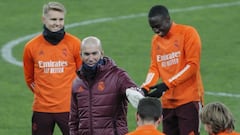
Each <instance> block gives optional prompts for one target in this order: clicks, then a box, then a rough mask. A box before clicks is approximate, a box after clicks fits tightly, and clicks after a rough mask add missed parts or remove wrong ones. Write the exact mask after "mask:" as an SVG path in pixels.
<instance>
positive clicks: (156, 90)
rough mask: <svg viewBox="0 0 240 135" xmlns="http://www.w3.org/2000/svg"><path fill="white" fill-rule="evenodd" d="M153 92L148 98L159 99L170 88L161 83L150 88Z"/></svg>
mask: <svg viewBox="0 0 240 135" xmlns="http://www.w3.org/2000/svg"><path fill="white" fill-rule="evenodd" d="M150 89H151V91H150V92H149V93H148V95H147V96H149V97H157V98H160V97H161V96H162V94H163V92H165V91H166V90H168V86H167V85H166V84H165V83H160V84H157V85H155V86H152V87H150Z"/></svg>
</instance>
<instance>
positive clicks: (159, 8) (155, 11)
mask: <svg viewBox="0 0 240 135" xmlns="http://www.w3.org/2000/svg"><path fill="white" fill-rule="evenodd" d="M154 16H164V17H169V12H168V9H167V8H166V7H165V6H163V5H155V6H153V7H152V8H151V9H150V11H149V13H148V17H154Z"/></svg>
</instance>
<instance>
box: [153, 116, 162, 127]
mask: <svg viewBox="0 0 240 135" xmlns="http://www.w3.org/2000/svg"><path fill="white" fill-rule="evenodd" d="M162 119H163V116H162V115H161V116H160V117H159V119H158V120H157V121H156V122H155V123H156V124H157V126H158V125H159V124H160V123H161V122H162Z"/></svg>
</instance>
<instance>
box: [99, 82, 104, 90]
mask: <svg viewBox="0 0 240 135" xmlns="http://www.w3.org/2000/svg"><path fill="white" fill-rule="evenodd" d="M97 88H98V90H99V91H103V90H104V89H105V83H104V82H103V81H100V82H98V86H97Z"/></svg>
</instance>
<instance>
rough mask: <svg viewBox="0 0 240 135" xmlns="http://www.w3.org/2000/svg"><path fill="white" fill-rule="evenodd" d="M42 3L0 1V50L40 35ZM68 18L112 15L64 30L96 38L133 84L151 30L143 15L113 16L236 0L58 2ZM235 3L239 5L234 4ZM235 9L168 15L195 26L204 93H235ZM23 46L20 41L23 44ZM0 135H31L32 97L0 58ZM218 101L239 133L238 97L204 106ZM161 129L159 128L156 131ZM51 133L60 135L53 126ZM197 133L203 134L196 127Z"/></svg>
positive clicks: (145, 62)
mask: <svg viewBox="0 0 240 135" xmlns="http://www.w3.org/2000/svg"><path fill="white" fill-rule="evenodd" d="M47 1H48V0H44V1H33V0H32V1H29V0H21V2H20V1H18V0H10V1H4V2H0V16H1V25H0V30H1V32H0V37H1V40H0V47H3V45H5V44H6V43H7V42H9V41H12V40H15V39H17V38H20V37H24V36H26V35H29V34H33V33H36V32H41V31H42V23H41V12H42V11H41V10H42V5H43V3H45V2H47ZM59 1H60V2H62V3H64V4H65V5H66V8H67V10H68V14H67V16H66V22H65V23H66V25H69V24H72V23H79V22H83V21H87V20H95V19H99V18H109V17H112V18H113V20H112V21H107V22H101V23H94V24H89V25H81V26H79V27H74V28H70V29H67V31H68V32H70V33H72V34H74V35H76V36H78V37H79V38H81V39H82V38H84V37H86V36H88V35H95V36H98V37H99V38H100V39H101V40H102V43H103V47H104V50H105V54H106V55H107V56H110V57H112V58H113V59H114V60H115V61H116V63H117V64H118V65H119V66H120V67H122V68H124V69H125V70H127V71H128V73H129V74H130V76H131V77H132V78H133V79H134V80H135V82H136V83H137V84H139V85H141V84H142V82H143V81H144V79H145V76H146V73H147V70H148V66H149V60H150V57H149V55H150V54H149V51H150V42H151V37H152V34H153V32H152V31H151V29H150V28H149V26H148V22H147V17H146V16H140V17H135V18H129V19H117V20H116V18H117V17H119V16H128V15H132V14H135V15H139V14H140V13H145V14H147V12H148V10H149V8H150V7H151V6H152V5H154V4H164V5H166V6H168V7H169V8H170V9H185V8H187V7H192V6H204V5H205V6H206V5H209V4H221V3H230V2H237V0H210V1H189V0H181V1H178V0H172V1H159V0H138V1H136V0H132V1H128V0H122V1H117V0H114V1H112V0H98V1H96V0H87V1H64V0H59ZM238 2H239V1H238ZM239 10H240V5H239V4H235V5H234V6H226V7H218V8H204V9H198V10H192V11H184V12H173V13H172V14H171V16H172V19H173V20H174V21H175V22H176V23H182V24H189V25H192V26H194V27H196V28H197V30H198V31H199V34H200V36H201V39H202V61H201V72H202V77H203V82H204V87H205V91H207V92H208V91H210V92H225V93H232V94H235V95H239V94H240V92H239V81H238V80H239V78H238V77H239V73H240V68H239V67H240V63H239V60H238V57H239V52H240V46H239V44H240V38H239V31H240V27H239V23H238V22H239V21H240V18H239V14H237V13H238V12H239ZM25 42H26V41H25ZM25 42H21V43H19V44H18V45H17V46H16V47H14V48H13V50H12V53H13V56H14V57H15V58H16V59H17V60H19V61H21V60H22V51H23V46H24V44H25ZM0 64H1V66H0V74H1V81H0V106H1V108H0V135H5V134H11V135H27V134H31V114H32V110H31V104H32V97H33V95H32V93H31V92H30V90H29V89H28V88H27V86H26V84H25V82H24V79H23V72H22V67H19V66H16V65H13V64H10V63H8V62H6V61H5V60H4V59H3V58H2V57H0ZM212 101H221V102H223V103H224V104H226V105H227V106H228V107H229V108H230V109H231V111H232V113H233V115H234V117H235V119H236V130H237V131H240V127H239V126H238V125H240V115H239V114H238V112H239V107H240V103H239V102H238V101H239V97H227V96H216V95H208V94H206V95H205V103H209V102H212ZM134 114H135V110H134V109H133V108H132V107H131V106H130V107H129V112H128V122H129V130H130V131H132V130H134V129H135V127H136V124H135V116H134ZM160 129H161V128H160ZM56 130H57V131H56V132H55V134H54V135H60V132H59V129H58V128H56ZM201 133H202V134H206V133H205V132H204V130H203V127H201Z"/></svg>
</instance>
